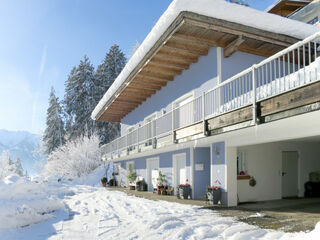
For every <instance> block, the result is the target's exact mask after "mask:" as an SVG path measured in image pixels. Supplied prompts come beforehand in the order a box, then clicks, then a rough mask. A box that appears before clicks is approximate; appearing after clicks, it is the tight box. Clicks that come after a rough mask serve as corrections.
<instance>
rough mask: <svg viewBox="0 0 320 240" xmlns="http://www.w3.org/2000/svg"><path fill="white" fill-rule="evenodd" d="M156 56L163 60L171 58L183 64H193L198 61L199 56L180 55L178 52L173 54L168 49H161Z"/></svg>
mask: <svg viewBox="0 0 320 240" xmlns="http://www.w3.org/2000/svg"><path fill="white" fill-rule="evenodd" d="M155 58H158V59H161V60H167V59H170V60H172V61H175V62H178V63H181V64H189V65H190V64H191V63H196V62H198V56H196V57H195V56H192V57H190V56H189V57H186V56H180V55H177V54H173V53H172V52H170V51H166V50H164V49H162V50H160V51H159V52H158V53H157V55H155Z"/></svg>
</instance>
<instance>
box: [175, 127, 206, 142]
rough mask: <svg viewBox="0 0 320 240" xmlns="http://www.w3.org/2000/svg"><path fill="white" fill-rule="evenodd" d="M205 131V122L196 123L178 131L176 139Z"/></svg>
mask: <svg viewBox="0 0 320 240" xmlns="http://www.w3.org/2000/svg"><path fill="white" fill-rule="evenodd" d="M202 132H203V123H198V124H194V125H192V126H188V127H186V128H182V129H179V130H177V131H176V139H177V140H179V139H181V138H185V137H189V136H193V135H197V134H199V133H202Z"/></svg>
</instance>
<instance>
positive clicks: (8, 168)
mask: <svg viewBox="0 0 320 240" xmlns="http://www.w3.org/2000/svg"><path fill="white" fill-rule="evenodd" d="M14 173H15V165H14V164H13V162H12V160H11V158H10V153H9V151H7V150H5V151H3V152H2V154H1V156H0V179H3V178H5V177H7V176H9V175H10V174H14Z"/></svg>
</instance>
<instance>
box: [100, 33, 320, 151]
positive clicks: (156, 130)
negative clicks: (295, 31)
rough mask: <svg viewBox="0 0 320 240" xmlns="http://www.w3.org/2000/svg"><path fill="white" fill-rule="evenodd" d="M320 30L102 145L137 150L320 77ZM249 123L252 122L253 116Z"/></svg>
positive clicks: (317, 79)
mask: <svg viewBox="0 0 320 240" xmlns="http://www.w3.org/2000/svg"><path fill="white" fill-rule="evenodd" d="M319 46H320V32H319V33H316V34H314V35H312V36H310V37H308V38H306V39H305V40H303V41H300V42H298V43H296V44H294V45H292V46H290V47H288V48H286V49H284V50H283V51H280V52H279V53H277V54H275V55H273V56H271V57H269V58H267V59H265V60H263V61H262V62H260V63H258V64H255V65H253V66H251V67H250V68H248V69H246V70H244V71H242V72H240V73H238V74H237V75H235V76H233V77H231V78H229V79H227V80H226V81H224V82H222V83H221V84H219V85H217V86H215V87H214V88H212V89H211V90H209V91H207V92H204V93H203V94H202V95H201V96H199V97H197V98H195V99H193V100H192V101H190V102H188V103H186V104H184V105H182V106H179V107H177V108H174V109H172V111H170V112H168V113H166V114H164V115H163V116H160V117H158V118H156V119H155V120H153V121H151V122H149V123H146V124H145V125H143V126H141V127H138V128H137V129H135V130H134V131H132V132H130V133H128V134H126V135H124V136H122V137H120V138H117V139H115V140H113V141H112V142H110V143H108V144H106V145H104V146H103V147H102V152H103V154H107V155H109V156H111V157H112V156H113V155H115V154H116V155H120V154H127V153H128V152H130V151H133V150H137V151H139V149H140V147H141V146H150V145H152V146H155V145H156V142H157V141H158V140H159V139H161V138H163V137H168V136H170V135H171V136H172V140H173V141H174V134H173V133H174V131H176V130H178V129H181V128H185V127H188V126H191V125H194V124H196V123H199V122H202V121H205V120H206V119H209V118H212V117H214V116H218V115H221V114H225V113H227V112H230V111H233V110H236V109H238V108H242V107H245V106H249V105H252V106H253V114H254V115H253V116H256V103H257V102H259V101H262V100H265V99H267V98H270V97H274V96H276V95H279V94H282V93H284V92H288V91H291V90H293V89H295V88H299V87H301V86H304V85H307V84H310V83H312V82H315V81H319V80H320V71H319V70H320V58H318V56H319V49H320V47H319ZM253 124H256V118H255V117H254V120H253Z"/></svg>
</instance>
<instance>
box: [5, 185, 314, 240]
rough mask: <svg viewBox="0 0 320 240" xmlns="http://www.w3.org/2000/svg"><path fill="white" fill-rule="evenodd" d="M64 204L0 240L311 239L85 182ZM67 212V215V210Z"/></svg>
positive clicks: (6, 232) (73, 188) (6, 233)
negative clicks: (64, 208) (52, 215)
mask: <svg viewBox="0 0 320 240" xmlns="http://www.w3.org/2000/svg"><path fill="white" fill-rule="evenodd" d="M71 188H72V190H73V191H74V192H75V193H76V194H75V195H73V196H67V197H65V199H64V202H65V204H66V206H67V208H68V211H58V212H57V213H56V219H52V220H49V221H47V222H42V223H40V224H36V225H31V226H29V227H25V228H20V229H15V230H7V231H4V232H2V233H1V232H0V239H33V240H36V239H59V240H60V239H67V240H72V239H77V240H78V239H90V240H92V239H124V240H127V239H152V240H155V239H246V240H247V239H299V240H300V239H310V237H311V236H306V234H304V233H296V234H290V233H282V232H276V231H269V230H262V229H259V228H257V227H254V226H250V225H247V224H245V223H240V222H236V221H234V220H233V219H232V218H225V217H220V216H219V215H218V214H217V213H215V212H213V211H211V210H202V209H200V208H199V207H196V206H190V205H182V204H178V203H170V202H165V201H161V202H160V201H151V200H146V199H142V198H137V197H134V196H127V195H126V194H124V193H122V192H116V191H107V190H105V189H102V188H95V187H89V186H74V187H71ZM67 212H69V213H68V215H66V213H67Z"/></svg>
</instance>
